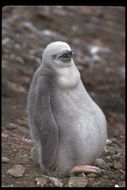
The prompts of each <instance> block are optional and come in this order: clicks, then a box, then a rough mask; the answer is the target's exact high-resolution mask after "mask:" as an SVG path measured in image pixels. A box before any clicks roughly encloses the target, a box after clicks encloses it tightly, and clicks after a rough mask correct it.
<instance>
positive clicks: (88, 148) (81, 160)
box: [53, 81, 107, 169]
mask: <svg viewBox="0 0 127 190" xmlns="http://www.w3.org/2000/svg"><path fill="white" fill-rule="evenodd" d="M56 94H57V103H58V109H56V110H55V111H53V113H54V117H55V120H56V123H57V126H58V128H59V145H58V151H57V160H58V161H57V162H58V163H59V165H60V166H61V167H62V165H63V167H65V165H66V167H67V169H68V168H69V169H70V167H72V166H74V165H77V164H90V163H92V162H93V161H94V160H95V159H96V157H97V156H98V155H99V153H101V151H103V149H104V146H105V143H106V138H107V131H106V120H105V116H104V114H103V112H102V111H101V109H100V108H99V107H98V106H97V104H96V103H95V102H94V101H93V100H92V99H91V97H90V96H89V95H88V93H87V92H86V90H85V88H84V86H83V84H82V82H81V81H80V82H79V84H78V85H77V87H76V88H73V89H69V90H67V89H66V90H65V89H58V90H57V92H56ZM57 103H56V104H57Z"/></svg>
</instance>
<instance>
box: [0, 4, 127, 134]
mask: <svg viewBox="0 0 127 190" xmlns="http://www.w3.org/2000/svg"><path fill="white" fill-rule="evenodd" d="M57 40H61V41H65V42H67V43H69V45H70V46H71V48H72V50H73V51H74V52H75V53H76V55H75V58H74V60H75V63H76V65H77V68H78V69H79V71H80V73H81V78H82V81H83V83H84V85H85V87H86V89H87V91H88V93H89V94H90V95H91V97H92V98H93V99H94V100H95V102H96V103H97V104H98V105H99V106H100V107H101V109H102V110H103V112H104V113H105V115H106V118H107V121H108V133H109V136H115V137H119V136H120V135H124V134H125V8H124V7H115V6H114V7H110V6H6V7H3V9H2V125H3V130H5V129H7V128H14V123H18V124H22V125H23V124H24V126H25V127H24V128H21V129H20V128H18V129H17V131H16V133H17V134H21V133H23V134H24V133H25V134H27V133H28V124H27V116H26V101H27V93H28V89H29V85H30V82H31V79H32V76H33V74H34V71H35V70H36V68H37V67H38V66H39V65H40V64H41V58H42V52H43V50H44V48H45V47H46V45H47V44H48V43H50V42H53V41H57ZM10 123H11V124H10ZM26 126H27V127H26Z"/></svg>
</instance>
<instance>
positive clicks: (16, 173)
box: [7, 164, 25, 177]
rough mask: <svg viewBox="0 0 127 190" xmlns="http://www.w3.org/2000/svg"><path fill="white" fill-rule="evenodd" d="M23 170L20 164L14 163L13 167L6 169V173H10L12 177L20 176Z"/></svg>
mask: <svg viewBox="0 0 127 190" xmlns="http://www.w3.org/2000/svg"><path fill="white" fill-rule="evenodd" d="M24 172H25V168H24V166H22V165H19V164H17V165H15V166H14V167H13V168H11V169H9V170H8V171H7V174H10V175H12V176H14V177H22V176H23V174H24Z"/></svg>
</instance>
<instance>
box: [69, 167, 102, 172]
mask: <svg viewBox="0 0 127 190" xmlns="http://www.w3.org/2000/svg"><path fill="white" fill-rule="evenodd" d="M81 172H84V173H86V174H88V173H96V174H101V173H102V172H101V169H100V168H98V167H96V166H90V165H79V166H74V167H73V168H72V169H71V171H70V174H73V173H81Z"/></svg>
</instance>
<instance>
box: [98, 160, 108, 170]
mask: <svg viewBox="0 0 127 190" xmlns="http://www.w3.org/2000/svg"><path fill="white" fill-rule="evenodd" d="M96 164H97V166H98V167H99V168H102V169H107V163H106V162H105V161H104V160H103V159H102V158H97V159H96Z"/></svg>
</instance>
